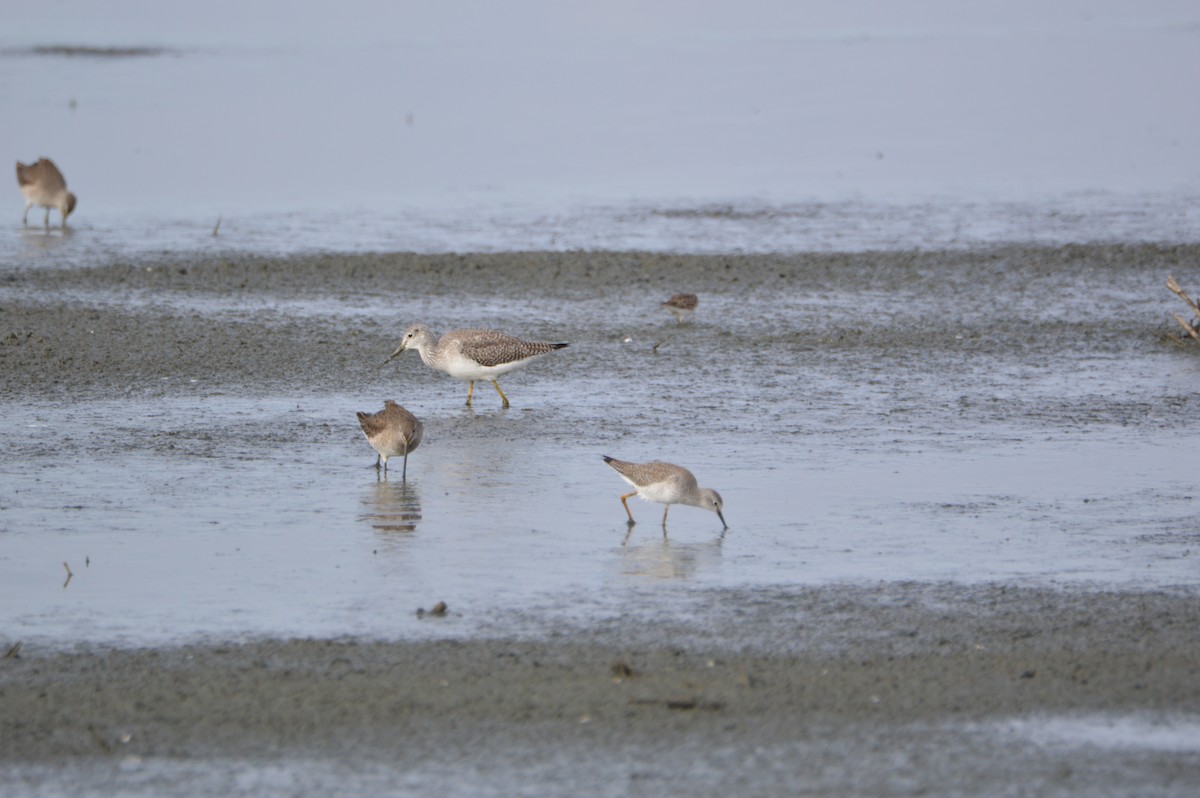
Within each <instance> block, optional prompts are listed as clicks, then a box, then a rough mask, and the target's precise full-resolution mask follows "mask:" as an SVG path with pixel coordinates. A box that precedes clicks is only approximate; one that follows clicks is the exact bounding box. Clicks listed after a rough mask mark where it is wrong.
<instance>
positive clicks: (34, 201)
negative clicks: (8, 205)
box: [17, 158, 75, 227]
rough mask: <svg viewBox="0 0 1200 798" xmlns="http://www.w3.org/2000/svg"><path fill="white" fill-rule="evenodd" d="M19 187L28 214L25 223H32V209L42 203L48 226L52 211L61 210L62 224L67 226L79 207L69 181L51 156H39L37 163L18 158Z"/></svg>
mask: <svg viewBox="0 0 1200 798" xmlns="http://www.w3.org/2000/svg"><path fill="white" fill-rule="evenodd" d="M17 186H18V187H20V189H21V195H22V196H24V197H25V215H24V216H23V217H22V218H21V222H22V223H24V224H29V209H30V208H32V207H33V206H34V205H40V206H42V207H43V208H45V209H46V220H45V225H46V227H49V226H50V211H51V210H52V209H54V208H57V209H58V213H59V215H60V216H62V226H63V227H66V226H67V217H68V216H70V215H71V212H72V211H73V210H75V195H74V194H72V193H71V192H70V191H67V181H66V179H65V178H64V177H63V176H62V172H60V171H58V167H57V166H55V165H54V161H51V160H50V159H49V158H39V159H38V161H37V163H32V164H28V165H26V164H23V163H21V162H20V161H17Z"/></svg>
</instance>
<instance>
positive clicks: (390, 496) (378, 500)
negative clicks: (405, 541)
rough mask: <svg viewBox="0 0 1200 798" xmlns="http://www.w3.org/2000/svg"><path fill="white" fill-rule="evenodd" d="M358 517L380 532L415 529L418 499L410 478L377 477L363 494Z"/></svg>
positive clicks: (419, 500) (417, 492)
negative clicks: (389, 478)
mask: <svg viewBox="0 0 1200 798" xmlns="http://www.w3.org/2000/svg"><path fill="white" fill-rule="evenodd" d="M362 503H363V507H364V509H363V512H362V513H361V514H360V515H359V516H358V520H360V521H363V522H365V523H368V524H370V525H371V528H372V529H376V530H378V531H380V532H387V533H392V532H416V531H417V522H418V521H420V520H421V498H420V492H419V491H418V490H417V486H416V485H415V484H414V483H413V482H411V481H404V480H395V481H392V480H388V479H386V478H381V479H379V480H377V481H376V482H375V484H374V485H372V486H371V487H370V488H368V489H367V491H366V493H365V494H364V495H363V500H362Z"/></svg>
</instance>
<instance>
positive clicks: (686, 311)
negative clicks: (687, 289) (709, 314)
mask: <svg viewBox="0 0 1200 798" xmlns="http://www.w3.org/2000/svg"><path fill="white" fill-rule="evenodd" d="M699 304H700V300H699V299H697V298H696V295H695V294H676V295H675V296H673V297H671V298H670V299H668V300H667V301H666V302H663V303H662V306H663V307H664V308H665V309H666V311H667V312H668V313H670V314H671V315H672V316H674V317H675V321H677V322H679V323H680V324H682V323H683V322H685V321H687V320H688V319H690V318H691V317H692V314H693V313H695V312H696V306H697V305H699Z"/></svg>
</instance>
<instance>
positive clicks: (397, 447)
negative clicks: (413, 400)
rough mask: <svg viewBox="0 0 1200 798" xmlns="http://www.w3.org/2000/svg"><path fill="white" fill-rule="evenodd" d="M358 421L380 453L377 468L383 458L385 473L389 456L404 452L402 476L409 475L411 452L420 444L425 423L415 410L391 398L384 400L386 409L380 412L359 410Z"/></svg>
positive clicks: (369, 440) (376, 459) (377, 468)
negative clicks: (411, 411) (404, 406)
mask: <svg viewBox="0 0 1200 798" xmlns="http://www.w3.org/2000/svg"><path fill="white" fill-rule="evenodd" d="M358 423H359V426H361V427H362V431H363V434H364V435H366V436H367V442H368V443H370V444H371V448H372V449H374V450H375V451H376V452H377V453H378V456H377V457H376V458H375V470H376V471H378V470H379V464H380V462H381V461H382V462H383V473H385V474H386V473H387V461H388V458H389V457H397V456H399V455H403V456H404V468H403V470H402V471H401V472H400V479H405V478H407V476H408V453H409V452H411V451H412V450H413V449H416V448H417V447H418V446H420V445H421V435H422V433H423V432H424V431H425V427H424V425H423V424H422V423H421V422H420V421H419V420H418V419H417V417H416V416H414V415H413V414H412V413H410V412H408V411H407V410H405V409H404V408H403V407H401V406H400V405H398V404H396V403H395V402H393V401H392V400H391V399H388V400H386V401H385V402H384V403H383V409H382V410H380V411H379V412H378V413H364V412H362V411H361V410H360V411H359V413H358Z"/></svg>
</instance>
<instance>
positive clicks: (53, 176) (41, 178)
mask: <svg viewBox="0 0 1200 798" xmlns="http://www.w3.org/2000/svg"><path fill="white" fill-rule="evenodd" d="M35 183H36V184H38V185H40V186H42V188H44V189H45V190H46V191H60V190H62V189H65V188H66V187H67V181H66V180H65V179H64V178H63V176H62V172H60V171H58V167H57V166H55V165H54V161H51V160H50V159H49V158H39V159H38V162H37V163H34V164H29V165H28V166H26V165H25V164H21V163H19V164H17V184H18V185H21V186H28V185H32V184H35Z"/></svg>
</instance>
